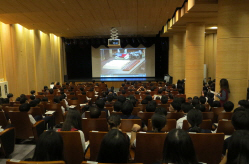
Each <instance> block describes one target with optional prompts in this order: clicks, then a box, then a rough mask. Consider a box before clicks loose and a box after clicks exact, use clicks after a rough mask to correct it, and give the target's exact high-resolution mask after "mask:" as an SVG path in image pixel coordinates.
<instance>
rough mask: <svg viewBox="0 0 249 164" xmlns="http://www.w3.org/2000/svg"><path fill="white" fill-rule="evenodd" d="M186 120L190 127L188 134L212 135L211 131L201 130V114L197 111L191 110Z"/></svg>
mask: <svg viewBox="0 0 249 164" xmlns="http://www.w3.org/2000/svg"><path fill="white" fill-rule="evenodd" d="M187 120H188V123H189V125H190V128H189V130H188V131H189V132H196V133H212V132H211V130H208V129H201V128H200V124H201V123H202V113H201V111H199V110H197V109H191V110H190V111H189V112H188V114H187Z"/></svg>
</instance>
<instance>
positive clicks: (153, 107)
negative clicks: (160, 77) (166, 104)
mask: <svg viewBox="0 0 249 164" xmlns="http://www.w3.org/2000/svg"><path fill="white" fill-rule="evenodd" d="M155 110H156V105H155V104H154V103H153V102H152V101H151V102H150V103H149V104H148V105H147V106H146V112H155Z"/></svg>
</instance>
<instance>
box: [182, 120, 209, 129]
mask: <svg viewBox="0 0 249 164" xmlns="http://www.w3.org/2000/svg"><path fill="white" fill-rule="evenodd" d="M189 128H190V127H189V124H188V121H187V120H184V121H183V125H182V129H183V130H186V131H187V130H188V129H189ZM200 128H201V129H208V130H212V121H211V120H202V123H201V124H200Z"/></svg>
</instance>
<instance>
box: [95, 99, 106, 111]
mask: <svg viewBox="0 0 249 164" xmlns="http://www.w3.org/2000/svg"><path fill="white" fill-rule="evenodd" d="M95 104H96V105H97V107H98V108H99V109H103V108H104V107H105V101H104V100H102V99H98V100H97V101H96V103H95Z"/></svg>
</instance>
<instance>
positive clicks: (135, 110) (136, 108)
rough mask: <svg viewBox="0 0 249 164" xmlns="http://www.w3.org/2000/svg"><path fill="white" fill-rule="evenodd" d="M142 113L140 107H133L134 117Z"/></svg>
mask: <svg viewBox="0 0 249 164" xmlns="http://www.w3.org/2000/svg"><path fill="white" fill-rule="evenodd" d="M139 111H141V108H140V107H133V111H132V113H131V114H132V115H134V116H137V113H138V112H139Z"/></svg>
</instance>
